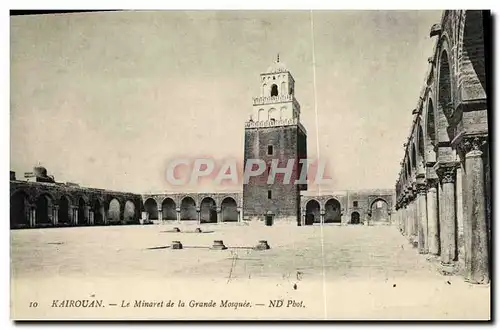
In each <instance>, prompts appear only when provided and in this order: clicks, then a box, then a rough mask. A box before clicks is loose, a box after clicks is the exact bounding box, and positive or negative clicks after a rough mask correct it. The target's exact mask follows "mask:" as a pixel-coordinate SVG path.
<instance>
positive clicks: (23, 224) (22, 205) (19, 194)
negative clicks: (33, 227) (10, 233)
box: [10, 190, 30, 229]
mask: <svg viewBox="0 0 500 330" xmlns="http://www.w3.org/2000/svg"><path fill="white" fill-rule="evenodd" d="M29 212H30V207H29V196H28V194H27V193H26V192H24V191H22V190H17V191H15V192H14V193H13V194H12V195H11V196H10V228H11V229H13V228H28V227H29V226H30V220H29Z"/></svg>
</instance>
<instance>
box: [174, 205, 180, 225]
mask: <svg viewBox="0 0 500 330" xmlns="http://www.w3.org/2000/svg"><path fill="white" fill-rule="evenodd" d="M175 212H177V214H176V216H177V222H178V223H180V222H181V209H180V208H179V207H178V208H176V209H175Z"/></svg>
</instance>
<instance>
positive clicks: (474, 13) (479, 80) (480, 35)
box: [457, 10, 489, 100]
mask: <svg viewBox="0 0 500 330" xmlns="http://www.w3.org/2000/svg"><path fill="white" fill-rule="evenodd" d="M458 24H459V28H460V30H459V35H458V38H459V41H458V45H457V53H458V59H459V60H458V71H459V76H460V81H459V88H460V89H461V94H462V95H461V100H464V99H485V98H486V60H487V56H488V55H489V54H487V53H486V52H485V50H484V44H485V42H484V32H483V31H484V28H483V13H482V11H481V10H465V11H462V13H461V15H460V22H459V23H458Z"/></svg>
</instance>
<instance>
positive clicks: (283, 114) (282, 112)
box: [280, 106, 287, 119]
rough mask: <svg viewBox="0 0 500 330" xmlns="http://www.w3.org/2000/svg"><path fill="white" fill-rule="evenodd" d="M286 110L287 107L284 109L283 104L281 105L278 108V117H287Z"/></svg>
mask: <svg viewBox="0 0 500 330" xmlns="http://www.w3.org/2000/svg"><path fill="white" fill-rule="evenodd" d="M286 111H287V109H286V107H285V106H283V107H281V109H280V119H285V118H286V117H287V115H286Z"/></svg>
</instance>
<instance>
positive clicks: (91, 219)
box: [89, 210, 94, 225]
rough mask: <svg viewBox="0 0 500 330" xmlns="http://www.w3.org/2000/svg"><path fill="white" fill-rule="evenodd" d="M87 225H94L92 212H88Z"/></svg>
mask: <svg viewBox="0 0 500 330" xmlns="http://www.w3.org/2000/svg"><path fill="white" fill-rule="evenodd" d="M89 224H90V225H93V224H94V211H93V210H89Z"/></svg>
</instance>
